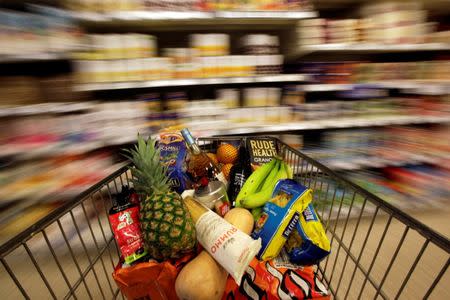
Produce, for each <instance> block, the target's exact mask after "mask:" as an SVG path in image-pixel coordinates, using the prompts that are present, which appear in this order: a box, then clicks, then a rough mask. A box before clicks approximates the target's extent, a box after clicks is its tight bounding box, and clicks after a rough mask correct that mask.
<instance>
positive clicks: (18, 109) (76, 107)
mask: <svg viewBox="0 0 450 300" xmlns="http://www.w3.org/2000/svg"><path fill="white" fill-rule="evenodd" d="M96 104H97V103H96V102H93V101H91V102H59V103H40V104H33V105H23V106H12V107H1V106H0V117H13V116H24V115H36V114H56V113H69V112H76V111H82V110H88V109H91V108H93V107H95V105H96Z"/></svg>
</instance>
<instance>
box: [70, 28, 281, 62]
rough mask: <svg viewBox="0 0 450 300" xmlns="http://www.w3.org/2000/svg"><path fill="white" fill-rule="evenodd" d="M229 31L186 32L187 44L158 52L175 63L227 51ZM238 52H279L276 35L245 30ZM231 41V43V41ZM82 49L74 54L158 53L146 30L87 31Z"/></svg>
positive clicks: (88, 56)
mask: <svg viewBox="0 0 450 300" xmlns="http://www.w3.org/2000/svg"><path fill="white" fill-rule="evenodd" d="M230 40H231V37H230V35H229V34H223V33H208V34H189V35H188V36H187V44H188V45H189V48H161V51H160V52H161V54H162V56H165V57H172V58H173V59H174V60H175V61H176V62H177V63H182V62H186V61H189V60H191V59H192V57H203V56H224V55H230V49H231V44H230ZM235 43H236V44H238V45H239V49H241V52H242V54H245V55H260V54H261V55H270V54H278V53H279V39H278V36H276V35H269V34H247V35H244V36H243V37H242V38H240V39H239V40H238V41H235ZM233 45H234V43H233ZM83 49H84V50H85V52H83V53H78V54H77V55H78V56H79V57H80V58H82V59H100V60H105V59H130V58H148V57H156V56H158V54H157V53H158V46H157V38H156V37H155V36H153V35H149V34H138V33H126V34H113V33H111V34H87V35H85V36H84V46H83Z"/></svg>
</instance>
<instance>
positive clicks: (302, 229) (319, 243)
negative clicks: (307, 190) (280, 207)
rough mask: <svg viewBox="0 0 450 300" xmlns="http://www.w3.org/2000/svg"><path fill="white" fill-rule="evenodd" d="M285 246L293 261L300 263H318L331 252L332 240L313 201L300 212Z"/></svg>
mask: <svg viewBox="0 0 450 300" xmlns="http://www.w3.org/2000/svg"><path fill="white" fill-rule="evenodd" d="M285 248H286V250H287V252H288V254H289V258H290V260H291V262H293V263H295V264H299V265H314V264H318V263H319V262H320V261H321V260H322V259H324V258H325V257H326V256H327V255H328V254H330V241H329V240H328V237H327V235H326V234H325V230H324V229H323V226H322V223H321V222H320V219H319V217H318V216H317V214H316V212H315V210H314V207H313V205H312V204H311V203H310V204H309V205H308V207H306V209H305V210H304V211H303V212H302V213H301V214H300V220H299V222H298V223H297V225H296V230H294V231H293V232H292V233H291V234H290V236H289V238H288V240H287V242H286V244H285Z"/></svg>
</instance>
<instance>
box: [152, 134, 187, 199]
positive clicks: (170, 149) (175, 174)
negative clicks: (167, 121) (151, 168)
mask: <svg viewBox="0 0 450 300" xmlns="http://www.w3.org/2000/svg"><path fill="white" fill-rule="evenodd" d="M158 148H159V151H160V154H161V164H163V165H164V166H166V167H167V173H168V175H169V178H170V180H169V184H170V186H171V188H172V189H173V190H175V191H176V192H177V193H179V194H180V193H182V192H183V191H184V190H186V189H187V188H188V187H189V183H190V182H189V178H188V177H187V176H186V162H185V159H186V154H187V149H186V144H185V143H184V140H183V137H182V136H181V135H179V134H177V133H163V134H161V135H160V139H159V144H158Z"/></svg>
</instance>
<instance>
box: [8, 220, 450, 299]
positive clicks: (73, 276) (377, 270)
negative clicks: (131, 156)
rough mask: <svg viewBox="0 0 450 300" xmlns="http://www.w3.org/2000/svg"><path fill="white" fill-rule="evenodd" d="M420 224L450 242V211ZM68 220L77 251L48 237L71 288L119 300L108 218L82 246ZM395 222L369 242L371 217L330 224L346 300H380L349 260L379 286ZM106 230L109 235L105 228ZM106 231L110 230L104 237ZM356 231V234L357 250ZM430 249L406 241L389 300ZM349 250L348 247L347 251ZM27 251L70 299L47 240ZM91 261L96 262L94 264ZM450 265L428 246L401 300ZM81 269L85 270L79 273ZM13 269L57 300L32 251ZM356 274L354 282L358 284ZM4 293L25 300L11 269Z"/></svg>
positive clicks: (438, 294)
mask: <svg viewBox="0 0 450 300" xmlns="http://www.w3.org/2000/svg"><path fill="white" fill-rule="evenodd" d="M78 213H79V212H78ZM78 213H77V211H75V212H74V216H75V218H76V219H77V220H79V218H78ZM414 216H415V217H416V218H417V219H419V220H421V221H422V222H423V223H425V224H427V225H429V226H431V227H433V228H435V229H436V230H437V231H439V232H441V233H442V234H443V235H446V236H447V237H448V236H450V226H449V225H450V218H449V216H450V214H449V212H448V211H435V212H427V213H417V214H414ZM65 218H66V219H65ZM65 218H63V219H62V220H61V224H62V227H63V228H64V230H65V233H66V236H67V239H68V243H69V245H70V246H71V248H70V249H69V248H68V247H67V243H66V242H65V241H64V239H63V238H61V234H60V231H59V229H58V227H56V224H53V225H51V226H50V228H49V229H48V230H47V231H46V233H47V234H48V238H49V242H50V243H51V245H52V247H53V248H54V252H55V256H56V257H57V258H58V262H59V263H60V265H61V268H62V269H63V270H64V274H65V276H66V278H67V281H68V282H69V284H70V285H71V286H74V285H75V284H77V286H78V288H77V289H76V295H77V298H78V299H88V298H89V295H88V292H87V290H89V292H90V293H91V296H92V297H93V298H94V299H100V298H103V297H102V293H103V295H104V296H105V297H106V298H107V299H110V298H112V293H113V291H115V290H116V285H115V283H114V281H113V280H112V277H111V274H112V272H113V266H114V265H115V264H116V263H117V250H116V248H115V246H114V244H112V243H111V244H109V246H108V243H107V241H109V239H110V238H111V233H110V231H109V228H108V223H107V219H106V218H105V215H104V214H100V218H99V219H98V220H94V221H95V222H90V224H91V228H92V231H91V230H90V229H89V227H88V226H87V225H86V223H85V222H81V221H80V222H78V224H80V235H81V237H82V240H83V243H82V242H81V240H80V238H79V237H80V235H78V234H77V233H76V232H74V230H72V231H70V230H69V227H70V226H71V222H72V221H71V219H70V216H66V217H65ZM95 219H96V218H95ZM388 221H389V217H388V216H386V215H380V217H377V218H376V221H375V222H374V224H373V226H372V230H371V231H370V234H368V232H369V230H368V229H369V228H370V223H371V219H370V217H364V218H362V219H361V221H360V223H359V225H358V226H356V224H357V220H356V219H350V220H349V221H348V223H347V225H346V226H345V222H338V223H337V224H335V223H334V222H333V221H330V223H329V224H328V226H329V228H332V229H334V228H336V229H335V230H334V232H335V233H336V235H335V236H334V237H333V235H331V234H329V237H330V239H332V254H331V255H330V257H329V259H328V260H325V261H323V262H322V263H321V268H322V269H325V275H326V277H327V280H331V287H332V288H333V290H336V289H337V291H338V292H337V295H338V297H339V298H341V299H344V298H346V299H356V298H357V297H358V294H359V292H360V291H361V290H362V294H361V296H362V299H372V298H374V296H375V294H376V288H374V287H373V286H372V284H371V283H370V281H367V282H365V283H364V281H365V277H364V276H363V272H362V270H361V269H360V268H357V267H356V264H355V262H354V261H353V259H352V258H350V257H348V256H347V255H346V249H350V252H351V253H352V254H353V256H354V259H355V260H356V261H358V264H359V265H360V266H361V268H362V269H363V270H364V272H366V271H368V270H370V278H371V279H373V280H374V281H375V282H376V283H379V282H380V281H381V280H382V279H383V277H384V276H385V274H386V270H387V268H388V267H389V265H390V263H391V259H392V257H393V254H394V253H395V251H396V249H397V246H398V245H399V244H400V240H401V237H402V235H403V233H404V232H405V227H404V226H403V225H402V224H401V223H400V222H398V221H396V220H395V219H392V220H391V221H390V225H389V227H388V229H387V231H386V234H385V238H384V241H383V243H381V246H380V248H379V250H378V251H377V248H378V246H379V245H380V239H381V237H382V236H383V232H384V231H385V228H386V225H387V223H388ZM100 225H101V226H103V227H100ZM344 227H345V231H344ZM102 228H103V229H104V230H103V232H102ZM355 228H357V230H356V233H355V238H354V241H353V243H352V242H351V241H352V236H353V233H354V232H355ZM106 229H107V230H106ZM343 233H344V234H343ZM93 236H94V237H95V239H94V238H93ZM366 237H367V242H366V244H365V246H364V250H363V251H362V255H360V253H361V249H362V248H363V245H364V242H365V240H366ZM338 239H339V240H340V239H342V242H340V243H338V242H337V241H338ZM424 242H425V239H423V238H422V237H420V236H419V235H418V234H417V233H416V232H413V231H412V230H408V231H407V233H406V237H405V239H404V241H403V242H402V243H401V247H400V248H399V251H398V255H397V258H396V259H395V260H394V262H393V263H392V265H391V266H390V268H389V269H390V271H389V272H388V273H387V275H386V277H385V278H384V282H383V286H382V288H381V290H382V293H383V294H382V295H383V296H385V297H386V298H389V299H390V298H394V297H395V295H396V294H397V292H398V290H399V289H400V287H401V284H402V282H403V280H404V278H405V276H406V275H407V273H408V271H409V269H410V267H411V265H412V264H413V262H414V260H415V259H416V257H417V255H418V253H419V252H420V250H421V247H422V245H423V243H424ZM342 245H345V248H344V247H342ZM350 245H351V246H350ZM27 246H28V247H29V250H30V252H31V253H32V254H33V258H34V259H35V261H36V262H37V263H38V264H39V266H40V268H41V270H42V275H43V277H45V279H46V280H47V281H48V284H49V286H50V287H51V288H52V290H53V292H54V294H55V296H56V298H58V299H59V298H63V297H64V296H65V295H66V294H67V293H68V292H69V288H68V284H67V282H66V280H65V278H64V277H63V276H62V272H61V271H60V269H59V267H58V265H57V263H56V262H55V259H54V257H53V256H52V254H51V253H49V252H48V244H47V243H46V242H45V240H44V239H43V236H42V234H40V233H38V234H37V235H36V236H35V237H33V238H32V240H30V242H28V243H27ZM103 248H104V249H105V250H104V251H103V252H101V251H99V250H101V249H103ZM70 250H71V251H72V253H73V256H72V255H71V253H70ZM86 253H88V254H89V257H88V256H87V255H86ZM359 256H360V257H359ZM358 257H359V260H358ZM74 258H75V259H74ZM374 258H375V259H374ZM447 259H448V254H447V253H445V252H443V251H442V250H440V249H439V248H438V247H436V246H433V245H431V244H428V246H427V247H426V249H425V251H424V253H423V256H422V258H421V259H420V261H419V262H418V264H417V266H416V268H415V270H414V272H413V273H412V275H411V277H410V279H409V281H408V283H407V284H406V285H405V287H404V290H403V293H402V296H401V297H400V299H421V298H422V297H423V295H425V293H426V291H427V288H428V286H429V285H430V284H431V282H432V281H433V280H434V279H435V278H436V276H437V274H438V273H439V271H440V269H441V268H442V266H444V264H445V263H446V261H447ZM75 261H76V263H77V264H78V267H79V270H78V268H77V265H76V264H75ZM6 262H7V263H8V265H9V267H10V268H11V269H12V271H13V273H14V274H15V276H16V277H17V279H18V280H19V281H20V282H21V283H22V284H23V286H24V289H25V290H26V291H27V293H29V294H30V295H32V296H33V295H34V296H35V297H36V296H38V298H40V299H47V298H50V297H51V294H50V293H49V292H48V288H47V287H46V284H45V282H44V281H43V280H42V278H41V276H40V275H39V273H38V272H37V271H36V268H35V267H34V265H33V261H32V260H31V259H30V258H29V255H28V254H27V250H26V249H25V248H24V247H20V248H19V249H18V250H16V251H14V252H13V253H11V254H10V255H9V256H8V257H7V259H6ZM91 263H92V264H94V270H95V273H94V272H92V271H90V272H87V273H86V274H85V271H86V270H88V266H89V265H90V264H91ZM80 273H81V274H83V275H84V276H85V280H84V281H82V280H80V277H81V276H80ZM353 274H354V276H352V275H353ZM352 277H353V279H352ZM350 282H351V288H350V290H349V294H348V295H347V297H345V296H346V295H345V294H346V292H347V290H348V286H349V283H350ZM440 282H441V284H440V285H438V286H437V287H436V289H435V291H434V292H433V293H432V294H431V296H430V299H450V290H449V289H448V288H447V287H446V286H444V285H445V283H448V282H450V274H449V272H448V271H447V273H446V274H445V275H444V276H443V277H442V279H441V281H440ZM363 285H364V286H365V288H364V289H362V286H363ZM0 286H2V291H3V296H4V299H19V298H22V296H21V294H20V292H19V291H18V290H17V289H16V288H15V286H14V283H13V281H12V280H11V278H10V277H9V275H8V274H7V273H6V271H5V269H4V267H0ZM5 296H6V297H5ZM32 298H33V297H32Z"/></svg>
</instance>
